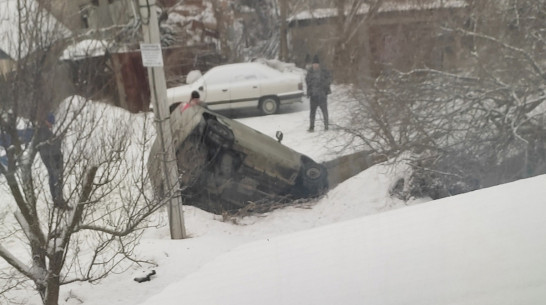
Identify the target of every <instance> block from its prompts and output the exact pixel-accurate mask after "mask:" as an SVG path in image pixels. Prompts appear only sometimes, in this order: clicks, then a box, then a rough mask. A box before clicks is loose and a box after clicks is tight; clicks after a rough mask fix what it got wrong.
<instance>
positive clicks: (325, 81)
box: [305, 68, 332, 96]
mask: <svg viewBox="0 0 546 305" xmlns="http://www.w3.org/2000/svg"><path fill="white" fill-rule="evenodd" d="M331 82H332V77H331V75H330V71H328V70H326V69H318V70H313V69H312V68H311V69H309V71H307V75H306V76H305V83H306V84H307V96H325V95H328V94H330V93H331V90H330V83H331Z"/></svg>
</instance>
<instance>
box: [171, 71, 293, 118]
mask: <svg viewBox="0 0 546 305" xmlns="http://www.w3.org/2000/svg"><path fill="white" fill-rule="evenodd" d="M199 75H200V73H199ZM187 81H188V82H190V83H189V84H187V85H183V86H179V87H173V88H169V89H168V90H167V98H168V102H169V104H173V103H177V102H186V101H188V100H189V98H190V95H191V92H192V91H194V90H195V91H198V92H199V93H200V95H201V100H203V101H204V102H206V103H207V105H208V107H209V109H211V110H231V109H238V108H249V107H257V108H258V109H259V110H260V111H261V112H262V113H263V114H273V113H276V112H277V111H278V110H279V107H280V106H281V105H284V104H291V103H295V102H301V101H302V97H303V79H302V76H301V75H298V74H295V73H288V72H280V71H279V70H276V69H273V68H271V67H269V66H267V65H265V64H262V63H258V62H249V63H237V64H228V65H222V66H217V67H214V68H212V69H210V70H209V71H207V72H206V73H205V74H204V75H200V77H198V78H197V79H196V80H194V79H193V77H192V78H189V77H188V78H187Z"/></svg>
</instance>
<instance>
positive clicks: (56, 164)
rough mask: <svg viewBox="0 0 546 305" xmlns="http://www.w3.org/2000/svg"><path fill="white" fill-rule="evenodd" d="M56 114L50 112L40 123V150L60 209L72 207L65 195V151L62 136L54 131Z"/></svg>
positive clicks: (56, 205)
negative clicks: (56, 134)
mask: <svg viewBox="0 0 546 305" xmlns="http://www.w3.org/2000/svg"><path fill="white" fill-rule="evenodd" d="M53 124H55V116H54V115H53V113H48V115H47V118H46V119H45V120H42V121H41V123H40V124H39V125H38V131H37V137H38V152H39V153H40V157H41V158H42V162H44V165H45V167H46V169H47V174H48V176H49V190H50V192H51V197H53V204H54V205H55V207H57V208H59V209H70V207H69V206H68V204H67V203H66V201H65V200H64V197H63V172H64V163H63V153H62V151H61V142H62V140H61V138H60V137H55V134H54V133H53Z"/></svg>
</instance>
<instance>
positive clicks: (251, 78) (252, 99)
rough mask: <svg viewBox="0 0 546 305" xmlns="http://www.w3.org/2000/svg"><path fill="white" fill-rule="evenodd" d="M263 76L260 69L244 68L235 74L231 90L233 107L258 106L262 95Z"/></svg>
mask: <svg viewBox="0 0 546 305" xmlns="http://www.w3.org/2000/svg"><path fill="white" fill-rule="evenodd" d="M260 82H261V76H260V74H259V72H258V71H254V70H249V69H244V70H241V71H238V72H236V73H234V74H233V77H232V80H231V83H230V91H231V107H232V108H248V107H256V106H258V100H259V98H260V96H261V94H260V91H261V88H260Z"/></svg>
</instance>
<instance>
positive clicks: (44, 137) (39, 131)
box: [0, 113, 71, 209]
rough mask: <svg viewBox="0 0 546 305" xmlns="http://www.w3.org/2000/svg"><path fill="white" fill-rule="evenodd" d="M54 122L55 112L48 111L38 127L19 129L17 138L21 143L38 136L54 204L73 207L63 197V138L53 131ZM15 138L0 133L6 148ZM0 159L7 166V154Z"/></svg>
mask: <svg viewBox="0 0 546 305" xmlns="http://www.w3.org/2000/svg"><path fill="white" fill-rule="evenodd" d="M53 124H55V116H54V115H53V113H48V115H47V117H46V118H45V119H44V120H41V121H40V122H39V123H38V125H37V126H36V128H34V127H28V128H25V129H17V138H18V140H19V141H20V142H21V144H27V143H29V142H30V141H32V138H33V137H34V136H36V137H37V143H38V144H37V149H38V153H39V154H40V158H41V159H42V162H43V163H44V165H45V167H46V169H47V174H48V176H49V190H50V192H51V197H52V198H53V204H54V205H55V207H57V208H59V209H71V208H70V207H69V206H68V204H67V203H66V201H65V200H64V197H63V171H64V164H63V153H62V151H61V142H62V140H61V138H59V137H55V134H54V133H53V131H52V129H53ZM35 131H36V132H35ZM13 140H14V139H12V138H11V137H10V135H9V134H8V133H0V146H2V147H3V148H4V149H5V150H7V149H8V148H9V147H10V146H11V145H12V144H13ZM0 161H1V162H2V164H3V165H4V166H7V157H6V156H2V158H0Z"/></svg>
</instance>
